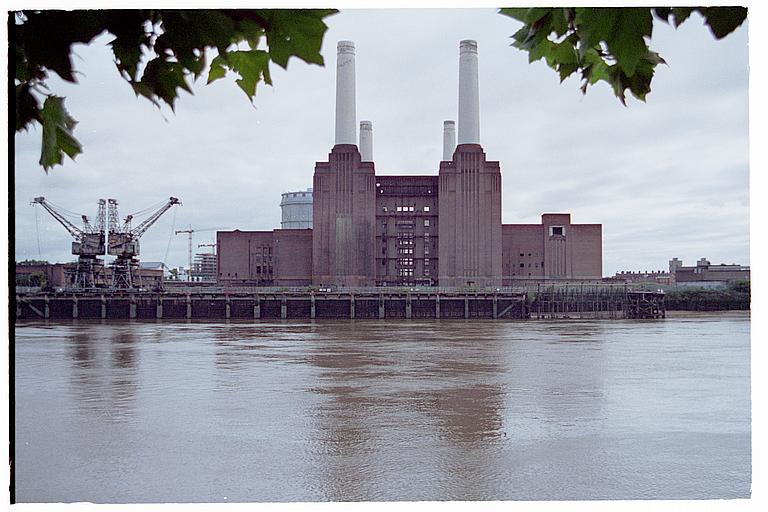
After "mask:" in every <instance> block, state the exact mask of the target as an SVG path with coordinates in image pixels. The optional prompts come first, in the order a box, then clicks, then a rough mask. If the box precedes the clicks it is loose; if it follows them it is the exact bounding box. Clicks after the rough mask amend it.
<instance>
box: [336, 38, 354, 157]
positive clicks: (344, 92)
mask: <svg viewBox="0 0 768 512" xmlns="http://www.w3.org/2000/svg"><path fill="white" fill-rule="evenodd" d="M356 124H357V119H356V115H355V43H353V42H352V41H339V43H338V46H337V53H336V142H335V143H336V144H357V126H356Z"/></svg>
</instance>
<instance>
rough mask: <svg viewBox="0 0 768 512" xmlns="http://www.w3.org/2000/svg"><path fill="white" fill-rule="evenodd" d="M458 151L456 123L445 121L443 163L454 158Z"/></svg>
mask: <svg viewBox="0 0 768 512" xmlns="http://www.w3.org/2000/svg"><path fill="white" fill-rule="evenodd" d="M455 149H456V122H454V121H443V162H449V161H450V160H451V159H452V158H453V151H454V150H455Z"/></svg>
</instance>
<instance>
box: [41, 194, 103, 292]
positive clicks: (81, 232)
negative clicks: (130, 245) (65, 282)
mask: <svg viewBox="0 0 768 512" xmlns="http://www.w3.org/2000/svg"><path fill="white" fill-rule="evenodd" d="M32 204H33V205H34V204H38V205H40V206H42V207H43V209H44V210H45V211H47V212H48V213H49V214H50V215H51V216H52V217H53V218H54V219H56V221H57V222H58V223H59V224H61V225H62V226H63V227H64V229H66V230H67V232H68V233H69V234H70V235H71V236H72V238H74V241H73V242H72V254H74V255H75V256H77V264H76V266H75V268H74V271H71V272H69V274H70V276H71V279H70V282H71V285H72V286H73V287H74V288H78V289H84V288H94V287H95V286H96V281H97V277H98V276H99V274H101V271H102V269H103V268H104V262H103V261H102V260H100V259H99V258H98V256H101V255H103V254H104V253H105V244H104V238H105V237H104V210H105V205H106V201H105V200H104V199H99V203H98V204H99V210H98V213H97V215H96V225H95V226H94V225H92V224H91V223H90V221H89V219H88V217H87V216H85V215H81V220H82V222H83V227H82V228H79V227H77V226H75V225H74V224H72V223H71V222H70V221H69V220H67V219H66V217H64V215H63V214H62V213H61V212H60V211H59V210H58V208H56V207H54V206H53V205H52V204H51V203H49V202H48V201H47V200H46V199H45V197H42V196H41V197H36V198H34V200H33V201H32Z"/></svg>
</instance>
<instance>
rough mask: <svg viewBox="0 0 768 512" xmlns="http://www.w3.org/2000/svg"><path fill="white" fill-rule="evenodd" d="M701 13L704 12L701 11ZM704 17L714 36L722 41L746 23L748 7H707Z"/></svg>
mask: <svg viewBox="0 0 768 512" xmlns="http://www.w3.org/2000/svg"><path fill="white" fill-rule="evenodd" d="M699 11H700V12H701V11H702V10H701V9H699ZM702 15H703V16H704V19H705V20H706V23H707V25H709V28H710V29H711V30H712V34H713V35H714V36H715V37H716V38H717V39H722V38H724V37H725V36H727V35H728V34H730V33H731V32H733V31H734V30H736V29H737V28H739V26H740V25H741V24H742V23H744V20H745V19H747V9H746V7H707V8H705V9H703V12H702Z"/></svg>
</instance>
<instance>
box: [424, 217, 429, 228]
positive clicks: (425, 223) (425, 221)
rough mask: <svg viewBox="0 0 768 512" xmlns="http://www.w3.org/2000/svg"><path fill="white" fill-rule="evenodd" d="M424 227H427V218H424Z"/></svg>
mask: <svg viewBox="0 0 768 512" xmlns="http://www.w3.org/2000/svg"><path fill="white" fill-rule="evenodd" d="M424 227H425V228H428V227H429V219H424Z"/></svg>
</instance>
